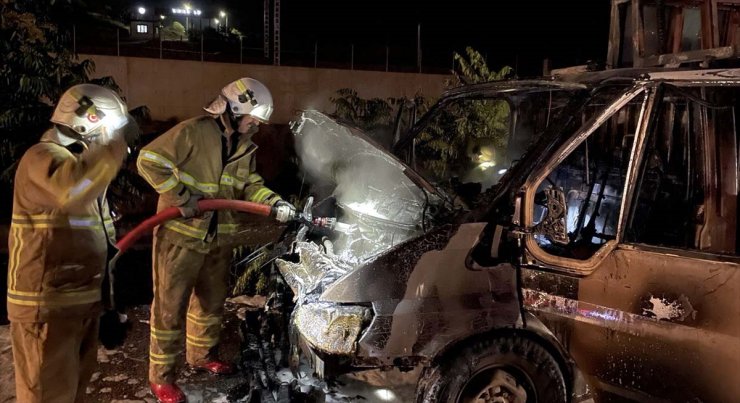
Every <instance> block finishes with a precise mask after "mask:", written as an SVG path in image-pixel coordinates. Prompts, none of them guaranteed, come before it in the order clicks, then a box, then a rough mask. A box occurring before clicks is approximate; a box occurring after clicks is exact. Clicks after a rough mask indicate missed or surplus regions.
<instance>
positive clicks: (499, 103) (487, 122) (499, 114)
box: [401, 88, 575, 200]
mask: <svg viewBox="0 0 740 403" xmlns="http://www.w3.org/2000/svg"><path fill="white" fill-rule="evenodd" d="M574 91H575V90H572V89H571V90H565V89H559V88H557V89H544V88H542V89H537V90H532V89H529V90H528V91H526V92H523V91H522V92H515V91H513V92H509V93H504V92H499V93H496V94H495V95H493V96H490V97H484V96H477V97H474V98H473V97H467V98H459V99H454V100H452V101H449V102H447V103H446V104H443V105H441V106H440V107H438V108H436V109H435V110H432V111H431V112H430V114H429V115H428V116H427V117H425V119H424V120H423V121H422V122H421V123H420V126H419V127H418V128H417V129H416V130H415V133H416V135H415V138H414V141H413V142H410V143H409V146H408V148H407V149H406V150H402V151H401V154H402V155H404V156H405V159H407V160H408V162H409V164H410V165H411V167H412V168H414V169H415V170H416V171H417V172H419V173H420V174H421V175H422V176H424V177H425V178H427V179H428V180H430V181H431V182H433V183H435V184H436V185H438V186H440V187H442V188H443V189H444V190H445V191H447V192H450V193H451V194H456V195H458V196H460V197H462V198H463V200H465V199H469V200H472V199H473V198H474V197H475V196H476V195H478V194H480V193H481V192H484V191H486V190H487V189H489V188H491V187H492V186H494V185H496V184H497V183H498V182H499V181H500V180H501V178H502V177H503V176H504V174H506V172H507V171H508V170H509V169H510V168H511V167H512V166H513V165H514V164H515V163H516V162H517V161H518V160H519V159H520V158H521V157H522V155H523V154H524V152H525V151H526V150H527V149H528V148H529V146H530V145H531V144H532V143H534V142H535V141H536V140H537V139H538V138H539V137H540V136H541V135H542V133H543V132H544V131H545V129H547V128H548V127H549V126H550V125H552V124H553V122H556V121H558V120H559V119H560V114H561V113H562V111H563V110H564V109H565V106H566V105H567V103H568V101H569V99H570V98H571V97H572V96H573V95H574Z"/></svg>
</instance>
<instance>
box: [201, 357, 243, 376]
mask: <svg viewBox="0 0 740 403" xmlns="http://www.w3.org/2000/svg"><path fill="white" fill-rule="evenodd" d="M193 368H195V369H200V370H205V371H208V372H210V373H212V374H213V375H229V374H233V373H234V366H233V365H231V364H229V363H226V362H223V361H219V360H213V361H209V362H207V363H205V364H202V365H194V366H193Z"/></svg>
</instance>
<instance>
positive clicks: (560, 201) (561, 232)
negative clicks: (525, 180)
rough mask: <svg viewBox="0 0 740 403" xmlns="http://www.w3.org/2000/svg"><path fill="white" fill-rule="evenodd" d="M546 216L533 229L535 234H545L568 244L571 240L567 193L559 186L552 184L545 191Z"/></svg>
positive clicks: (560, 242) (551, 238)
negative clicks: (567, 222)
mask: <svg viewBox="0 0 740 403" xmlns="http://www.w3.org/2000/svg"><path fill="white" fill-rule="evenodd" d="M543 193H544V198H545V200H544V207H545V208H546V209H547V213H546V215H545V218H544V219H543V220H542V221H541V222H540V223H539V224H537V225H535V226H534V228H533V229H532V230H533V232H534V233H535V234H538V235H544V236H545V237H546V238H547V239H548V240H549V241H550V242H554V243H558V244H562V245H566V244H568V243H569V242H570V239H569V238H568V228H567V226H566V224H565V223H566V220H567V218H568V210H567V208H566V205H565V194H564V193H563V190H562V189H561V188H558V187H554V186H551V187H550V188H548V189H545V190H544V191H543Z"/></svg>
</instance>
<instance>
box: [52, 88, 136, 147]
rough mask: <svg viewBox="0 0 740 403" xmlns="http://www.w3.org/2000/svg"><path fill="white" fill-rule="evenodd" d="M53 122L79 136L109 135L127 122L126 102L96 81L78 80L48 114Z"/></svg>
mask: <svg viewBox="0 0 740 403" xmlns="http://www.w3.org/2000/svg"><path fill="white" fill-rule="evenodd" d="M51 121H52V123H56V124H58V125H62V126H66V127H68V128H70V129H72V130H73V131H74V132H76V133H77V134H79V135H80V136H81V137H82V138H88V139H89V138H94V137H97V136H99V135H100V134H102V133H103V130H102V129H103V128H106V129H107V130H108V135H111V134H112V132H113V131H114V130H117V129H120V128H121V127H123V126H124V125H126V123H127V122H128V115H127V111H126V104H124V102H123V100H121V98H120V97H119V96H118V94H116V93H115V92H113V91H111V90H109V89H108V88H105V87H101V86H99V85H95V84H79V85H75V86H73V87H71V88H70V89H68V90H67V91H65V92H64V94H62V97H61V98H59V103H57V106H56V108H55V109H54V114H52V115H51Z"/></svg>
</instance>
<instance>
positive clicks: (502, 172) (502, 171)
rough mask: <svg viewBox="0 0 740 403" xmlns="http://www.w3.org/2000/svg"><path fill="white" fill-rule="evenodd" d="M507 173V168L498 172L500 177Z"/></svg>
mask: <svg viewBox="0 0 740 403" xmlns="http://www.w3.org/2000/svg"><path fill="white" fill-rule="evenodd" d="M505 173H506V168H504V169H499V170H498V174H499V175H503V174H505Z"/></svg>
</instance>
